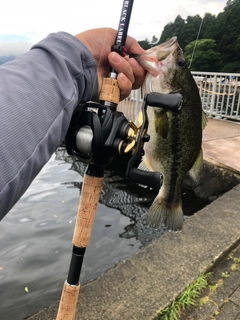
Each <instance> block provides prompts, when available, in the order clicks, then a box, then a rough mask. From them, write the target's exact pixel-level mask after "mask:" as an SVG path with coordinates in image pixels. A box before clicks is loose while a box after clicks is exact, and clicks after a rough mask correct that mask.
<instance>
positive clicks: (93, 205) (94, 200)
mask: <svg viewBox="0 0 240 320" xmlns="http://www.w3.org/2000/svg"><path fill="white" fill-rule="evenodd" d="M103 179H104V178H103V177H101V178H99V177H93V176H89V175H87V174H84V179H83V185H82V191H81V196H80V202H79V207H78V213H77V218H76V223H75V229H74V233H73V240H72V243H73V245H74V246H75V247H78V248H86V247H87V246H88V243H89V240H90V236H91V232H92V226H93V223H94V218H95V213H96V209H97V205H98V201H99V197H100V193H101V190H102V184H103Z"/></svg>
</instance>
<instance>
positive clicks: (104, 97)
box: [99, 78, 120, 105]
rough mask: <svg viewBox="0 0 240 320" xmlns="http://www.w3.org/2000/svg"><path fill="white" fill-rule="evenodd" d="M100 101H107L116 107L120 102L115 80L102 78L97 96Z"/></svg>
mask: <svg viewBox="0 0 240 320" xmlns="http://www.w3.org/2000/svg"><path fill="white" fill-rule="evenodd" d="M99 100H100V101H108V102H112V103H114V104H116V105H118V103H119V100H120V89H119V87H118V83H117V80H116V79H112V78H104V79H103V84H102V88H101V92H100V95H99Z"/></svg>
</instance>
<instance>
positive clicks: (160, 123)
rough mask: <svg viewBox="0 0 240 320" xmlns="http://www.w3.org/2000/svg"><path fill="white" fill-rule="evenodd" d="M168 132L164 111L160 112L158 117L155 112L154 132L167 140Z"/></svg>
mask: <svg viewBox="0 0 240 320" xmlns="http://www.w3.org/2000/svg"><path fill="white" fill-rule="evenodd" d="M168 130H169V122H168V117H167V113H166V111H164V112H161V115H159V114H158V113H157V112H156V113H155V131H156V133H157V134H158V135H160V136H161V137H162V138H163V139H166V138H167V135H168Z"/></svg>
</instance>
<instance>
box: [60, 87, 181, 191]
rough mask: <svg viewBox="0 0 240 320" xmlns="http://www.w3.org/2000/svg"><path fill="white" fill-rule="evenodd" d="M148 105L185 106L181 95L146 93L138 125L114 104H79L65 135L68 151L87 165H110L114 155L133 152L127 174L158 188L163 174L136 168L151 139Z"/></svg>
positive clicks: (165, 107) (173, 108) (173, 109)
mask: <svg viewBox="0 0 240 320" xmlns="http://www.w3.org/2000/svg"><path fill="white" fill-rule="evenodd" d="M148 106H150V107H159V108H163V109H168V110H171V111H177V110H179V109H180V108H181V106H182V95H181V94H179V93H174V94H161V93H156V92H152V93H149V94H147V95H145V97H144V100H143V104H142V108H141V117H139V119H140V123H138V125H135V124H134V123H133V122H132V121H128V120H127V119H126V117H125V116H124V114H123V113H122V112H118V111H116V108H114V107H110V106H105V105H102V104H101V103H94V102H87V103H85V104H80V105H79V106H78V107H77V108H76V110H75V112H74V114H73V117H72V120H71V123H70V126H69V129H68V132H67V135H66V138H65V143H66V148H67V152H68V154H70V155H75V156H76V157H77V158H78V159H79V160H80V161H81V162H83V163H86V164H96V165H99V166H107V165H109V164H110V163H111V162H112V160H113V159H114V157H115V156H117V155H123V154H126V153H128V152H130V151H131V152H132V157H131V158H130V160H129V162H128V165H127V170H126V177H127V178H129V179H131V180H133V181H135V182H136V183H140V184H144V185H147V186H149V187H151V188H153V189H155V190H158V189H159V187H160V181H161V178H160V173H158V172H147V171H143V170H140V169H137V168H134V164H135V163H136V162H137V161H139V158H141V156H142V155H143V154H144V151H143V145H144V143H145V142H148V141H149V139H150V136H149V135H148V134H147V130H148V116H147V107H148Z"/></svg>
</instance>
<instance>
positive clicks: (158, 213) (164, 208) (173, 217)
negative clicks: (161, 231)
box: [146, 197, 183, 231]
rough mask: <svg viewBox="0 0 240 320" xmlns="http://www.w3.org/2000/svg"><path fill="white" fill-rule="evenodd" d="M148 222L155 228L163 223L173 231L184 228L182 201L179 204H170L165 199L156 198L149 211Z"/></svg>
mask: <svg viewBox="0 0 240 320" xmlns="http://www.w3.org/2000/svg"><path fill="white" fill-rule="evenodd" d="M146 220H147V224H148V225H150V226H151V227H153V228H159V227H160V226H161V225H162V226H164V227H166V228H167V229H169V230H171V231H181V230H182V228H183V211H182V205H181V201H180V202H179V204H178V205H174V206H169V205H167V204H166V201H164V200H163V199H159V198H158V197H157V198H155V200H154V201H153V203H152V205H151V207H150V208H149V210H148V213H147V218H146Z"/></svg>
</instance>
